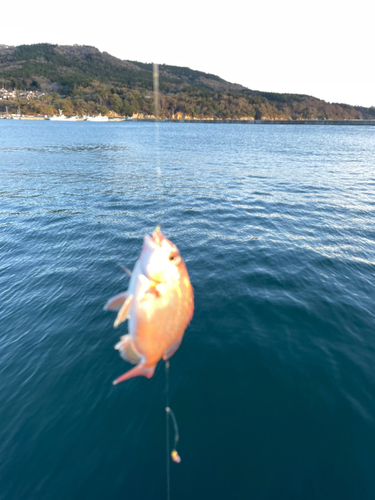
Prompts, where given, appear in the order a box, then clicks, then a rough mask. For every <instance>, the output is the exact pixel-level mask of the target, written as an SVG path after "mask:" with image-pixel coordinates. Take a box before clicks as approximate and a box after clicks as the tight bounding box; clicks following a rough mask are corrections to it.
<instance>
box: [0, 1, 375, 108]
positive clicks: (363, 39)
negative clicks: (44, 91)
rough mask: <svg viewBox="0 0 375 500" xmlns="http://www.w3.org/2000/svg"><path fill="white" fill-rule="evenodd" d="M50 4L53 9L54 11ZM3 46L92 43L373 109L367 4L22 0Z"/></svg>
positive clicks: (1, 38) (0, 35)
mask: <svg viewBox="0 0 375 500" xmlns="http://www.w3.org/2000/svg"><path fill="white" fill-rule="evenodd" d="M54 5H56V6H58V7H55V8H54V7H53V6H54ZM15 9H16V11H14V12H13V13H12V16H11V18H12V19H13V21H14V22H10V18H9V17H7V22H1V30H0V44H7V45H20V44H28V43H39V42H48V43H57V44H67V45H71V44H74V43H76V44H80V45H81V44H82V45H93V46H95V47H97V48H98V49H99V50H101V51H107V52H109V53H110V54H112V55H114V56H116V57H119V58H121V59H129V60H133V61H141V62H158V63H161V64H162V63H165V64H173V65H176V66H188V67H190V68H192V69H197V70H200V71H205V72H207V73H213V74H215V75H218V76H220V77H221V78H224V79H225V80H228V81H230V82H233V83H240V84H242V85H244V86H245V87H248V88H250V89H253V90H264V91H272V92H288V93H299V94H309V95H313V96H315V97H319V98H321V99H324V100H326V101H328V102H341V103H347V104H353V105H356V104H357V105H361V106H375V86H374V77H375V69H374V38H373V33H374V17H373V14H372V2H370V1H369V0H356V2H353V1H352V2H346V3H345V2H343V1H338V0H325V1H323V0H315V1H311V0H306V1H301V0H300V1H297V0H285V1H281V0H263V1H261V0H258V1H256V2H255V1H253V0H250V1H249V0H248V1H245V0H232V1H230V2H225V3H219V2H213V1H212V0H210V1H205V0H189V1H186V0H185V1H183V2H176V1H172V0H159V1H157V0H144V1H143V2H141V1H138V2H135V1H132V2H130V1H129V0H122V1H118V0H112V1H110V2H108V3H104V2H100V3H96V4H95V3H93V2H92V3H91V2H85V3H83V2H80V1H73V0H66V1H65V2H63V3H57V4H56V3H55V4H54V3H52V2H50V1H48V2H47V1H46V0H40V1H39V2H37V3H35V2H34V3H32V4H30V2H29V1H27V2H26V0H19V1H18V2H16V4H15Z"/></svg>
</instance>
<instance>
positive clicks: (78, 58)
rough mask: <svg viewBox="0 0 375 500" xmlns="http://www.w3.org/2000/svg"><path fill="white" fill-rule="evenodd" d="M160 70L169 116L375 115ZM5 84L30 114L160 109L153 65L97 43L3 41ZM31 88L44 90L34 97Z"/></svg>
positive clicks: (144, 113)
mask: <svg viewBox="0 0 375 500" xmlns="http://www.w3.org/2000/svg"><path fill="white" fill-rule="evenodd" d="M159 73H160V82H159V86H160V96H161V99H160V101H161V106H160V108H161V109H160V116H161V117H162V118H163V117H164V118H177V119H179V118H184V117H185V118H201V119H252V118H255V119H261V118H263V119H282V120H285V119H294V120H296V119H297V120H298V119H302V120H305V119H333V120H337V119H340V120H345V119H375V108H363V107H358V106H349V105H346V104H329V103H326V102H325V101H322V100H319V99H316V98H314V97H310V96H305V95H293V94H277V93H269V92H259V91H253V90H250V89H247V88H245V87H243V86H241V85H238V84H233V83H229V82H226V81H225V80H223V79H221V78H219V77H218V76H215V75H211V74H207V73H203V72H201V71H194V70H192V69H189V68H184V67H178V66H168V65H159ZM0 87H4V88H7V89H17V90H18V91H19V92H18V93H17V95H16V98H14V99H13V100H11V101H9V102H7V105H8V107H10V108H11V107H20V108H21V112H24V113H42V114H54V113H55V112H56V110H57V109H58V108H60V109H62V110H63V111H64V113H65V114H87V113H94V114H95V113H102V114H118V115H127V116H131V115H132V116H138V117H149V116H152V115H153V113H154V110H153V99H152V98H151V96H152V87H153V68H152V64H146V63H140V62H135V61H123V60H121V59H118V58H116V57H113V56H111V55H110V54H108V53H106V52H100V51H99V50H98V49H96V48H95V47H89V46H78V45H74V46H63V45H51V44H36V45H20V46H18V47H9V46H6V45H0ZM25 90H34V91H39V92H43V94H44V95H42V96H39V97H38V98H37V99H30V98H29V99H28V100H26V99H25V98H22V96H21V94H24V92H22V91H25ZM4 103H5V101H4V100H3V101H0V111H2V109H1V106H4V105H5V104H4Z"/></svg>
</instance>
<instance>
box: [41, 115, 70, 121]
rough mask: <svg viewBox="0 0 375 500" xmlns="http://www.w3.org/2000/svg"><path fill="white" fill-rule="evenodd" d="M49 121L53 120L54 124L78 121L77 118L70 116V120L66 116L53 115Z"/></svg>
mask: <svg viewBox="0 0 375 500" xmlns="http://www.w3.org/2000/svg"><path fill="white" fill-rule="evenodd" d="M47 120H51V121H52V122H75V121H76V120H77V117H76V116H70V117H69V118H68V117H67V116H65V115H53V116H49V117H48V118H47Z"/></svg>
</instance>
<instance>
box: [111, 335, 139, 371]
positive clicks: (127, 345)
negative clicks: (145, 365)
mask: <svg viewBox="0 0 375 500" xmlns="http://www.w3.org/2000/svg"><path fill="white" fill-rule="evenodd" d="M115 349H116V350H117V351H119V353H120V356H121V357H122V359H124V360H125V361H129V363H132V364H133V365H137V364H138V363H139V362H140V361H141V354H140V353H139V352H138V349H137V348H136V347H135V345H134V340H133V338H132V337H131V336H130V335H129V334H128V335H124V336H123V337H121V339H120V342H117V344H116V345H115Z"/></svg>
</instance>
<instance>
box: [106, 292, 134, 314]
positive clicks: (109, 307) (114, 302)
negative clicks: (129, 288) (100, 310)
mask: <svg viewBox="0 0 375 500" xmlns="http://www.w3.org/2000/svg"><path fill="white" fill-rule="evenodd" d="M127 297H128V294H127V293H126V292H123V293H119V294H118V295H115V296H114V297H111V298H110V299H109V301H108V302H107V303H106V305H105V306H104V310H105V311H119V310H120V309H121V306H122V305H123V303H124V302H125V301H126V299H127Z"/></svg>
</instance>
